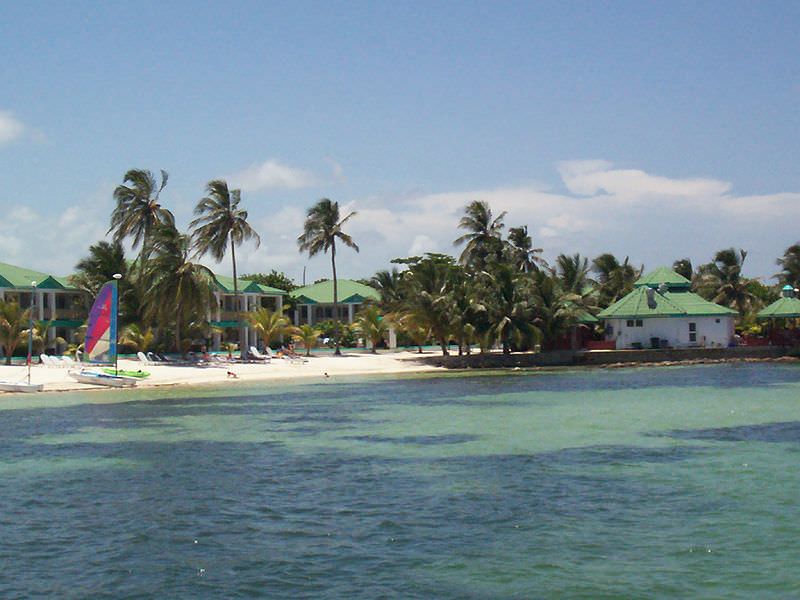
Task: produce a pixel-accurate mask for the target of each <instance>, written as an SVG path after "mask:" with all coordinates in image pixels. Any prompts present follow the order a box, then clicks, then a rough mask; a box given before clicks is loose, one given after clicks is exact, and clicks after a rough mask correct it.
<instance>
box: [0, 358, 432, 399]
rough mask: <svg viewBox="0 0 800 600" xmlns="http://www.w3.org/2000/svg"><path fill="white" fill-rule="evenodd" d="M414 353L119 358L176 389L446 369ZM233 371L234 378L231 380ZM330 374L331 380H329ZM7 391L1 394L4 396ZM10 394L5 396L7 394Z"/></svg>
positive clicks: (49, 380)
mask: <svg viewBox="0 0 800 600" xmlns="http://www.w3.org/2000/svg"><path fill="white" fill-rule="evenodd" d="M418 357H419V354H417V353H416V352H405V351H403V352H392V353H386V354H368V353H352V354H344V355H343V356H332V355H321V356H313V355H312V356H311V357H310V358H308V362H305V363H302V364H300V363H297V362H294V363H292V362H289V361H287V360H284V359H280V358H278V359H273V360H272V361H271V362H269V363H266V364H256V363H231V364H229V365H214V366H194V365H192V366H177V365H176V366H172V365H147V366H142V364H141V363H139V362H138V361H135V360H125V359H121V360H120V361H119V368H120V369H124V370H138V369H142V370H145V371H148V372H149V373H150V377H148V378H147V379H143V380H141V381H140V382H139V387H142V388H144V387H158V386H176V385H192V386H194V385H204V384H219V383H224V382H228V383H231V384H236V383H237V382H250V383H252V382H258V381H270V380H278V379H292V380H295V379H308V380H314V379H319V380H323V379H326V378H335V377H337V376H343V375H368V374H392V373H413V372H423V371H439V370H441V371H444V370H445V369H443V368H441V367H434V366H428V365H424V364H421V363H419V362H417V361H416V360H415V359H416V358H418ZM229 371H230V372H231V373H233V374H235V375H236V377H232V376H231V375H229V374H228V372H229ZM326 373H327V377H326ZM25 374H26V368H25V367H24V366H6V365H2V366H0V379H5V380H11V381H18V380H22V379H23V378H24V377H25ZM31 381H32V382H35V383H43V384H44V391H48V392H56V391H68V390H92V389H105V390H107V389H109V388H107V387H102V386H96V385H89V384H84V383H78V382H77V381H75V380H74V379H72V378H71V377H70V376H69V375H68V373H67V369H65V368H52V367H45V366H44V365H39V364H37V365H34V366H33V368H32V369H31ZM3 393H4V392H0V394H3ZM6 393H7V392H6Z"/></svg>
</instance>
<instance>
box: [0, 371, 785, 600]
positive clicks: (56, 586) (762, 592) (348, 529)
mask: <svg viewBox="0 0 800 600" xmlns="http://www.w3.org/2000/svg"><path fill="white" fill-rule="evenodd" d="M798 458H800V368H798V367H796V366H794V365H780V364H755V365H753V364H737V365H714V366H696V367H681V368H662V369H619V370H585V371H579V372H560V373H545V374H542V373H538V374H525V373H522V374H513V375H512V374H502V375H485V374H484V375H478V376H448V377H438V378H434V377H417V378H410V377H405V378H383V379H353V380H348V381H337V380H335V379H334V380H330V381H326V382H325V383H322V384H316V385H291V386H288V387H287V386H286V385H285V384H280V386H278V385H276V384H270V385H264V386H260V387H251V388H244V387H240V386H236V388H235V395H232V394H231V390H230V389H227V390H226V389H209V388H205V389H195V390H192V391H187V390H182V391H181V390H175V389H171V390H150V391H144V390H142V391H132V392H117V393H92V394H79V393H69V394H52V395H40V396H15V397H12V396H4V397H2V398H0V477H1V479H0V481H2V487H0V540H1V541H0V565H2V569H0V597H2V598H9V597H29V596H47V597H62V598H65V597H95V598H96V597H114V598H119V597H162V598H203V597H207V598H212V597H213V598H221V597H226V598H234V597H241V598H250V597H265V598H281V597H292V598H298V597H300V598H302V597H314V598H319V597H326V598H329V597H330V598H386V597H390V598H630V597H640V598H641V597H650V598H654V597H681V598H685V597H692V598H753V597H758V598H786V597H795V596H798V595H800V576H798V575H797V574H796V573H797V568H798V565H800V542H798V540H800V509H798V498H800V476H799V475H798V469H797V463H798Z"/></svg>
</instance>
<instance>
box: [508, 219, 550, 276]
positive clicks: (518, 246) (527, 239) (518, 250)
mask: <svg viewBox="0 0 800 600" xmlns="http://www.w3.org/2000/svg"><path fill="white" fill-rule="evenodd" d="M508 243H509V253H510V255H511V256H510V258H511V261H512V263H513V264H514V266H515V267H516V269H517V270H518V271H522V272H523V273H532V272H534V271H538V270H539V267H547V261H546V260H544V259H543V258H542V257H541V256H540V254H541V253H542V252H543V250H542V249H541V248H534V247H533V240H532V239H531V236H530V235H528V226H527V225H523V226H521V227H511V228H509V230H508Z"/></svg>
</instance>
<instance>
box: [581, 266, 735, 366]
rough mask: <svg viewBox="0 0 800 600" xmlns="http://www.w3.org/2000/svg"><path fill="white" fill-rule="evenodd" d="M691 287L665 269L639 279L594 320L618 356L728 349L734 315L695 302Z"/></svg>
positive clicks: (712, 305) (697, 300)
mask: <svg viewBox="0 0 800 600" xmlns="http://www.w3.org/2000/svg"><path fill="white" fill-rule="evenodd" d="M691 285H692V284H691V282H690V281H689V280H688V279H686V278H685V277H683V276H681V275H679V274H678V273H676V272H675V271H673V270H672V269H669V268H668V267H661V268H659V269H656V270H655V271H653V272H651V273H648V274H647V275H645V276H643V277H641V278H640V279H639V280H638V281H637V282H636V283H635V287H634V290H633V291H632V292H631V293H630V294H628V295H626V296H625V297H624V298H621V299H620V300H618V301H617V302H615V303H614V304H612V305H611V306H609V307H608V308H606V309H605V310H603V311H602V312H600V314H599V315H597V316H598V317H599V318H600V319H602V320H603V321H604V322H605V330H606V339H607V340H613V341H614V342H615V347H616V348H617V349H618V350H621V349H625V348H631V349H633V348H692V347H727V346H729V345H731V344H732V343H733V336H734V329H733V326H734V319H735V317H736V314H737V313H736V311H734V310H732V309H730V308H727V307H725V306H720V305H719V304H714V303H713V302H709V301H708V300H705V299H703V298H701V297H700V296H698V295H697V294H695V293H693V292H691V291H690V288H691Z"/></svg>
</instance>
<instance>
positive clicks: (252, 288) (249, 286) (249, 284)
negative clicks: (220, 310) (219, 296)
mask: <svg viewBox="0 0 800 600" xmlns="http://www.w3.org/2000/svg"><path fill="white" fill-rule="evenodd" d="M214 281H215V283H216V284H217V289H218V290H219V291H221V292H228V293H230V294H232V293H233V277H228V276H226V275H217V274H214ZM236 282H237V287H238V288H239V291H240V292H248V293H254V294H267V295H270V296H285V295H286V294H287V293H288V292H286V291H285V290H279V289H278V288H274V287H270V286H268V285H263V284H261V283H256V282H255V281H250V280H249V279H237V280H236Z"/></svg>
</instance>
